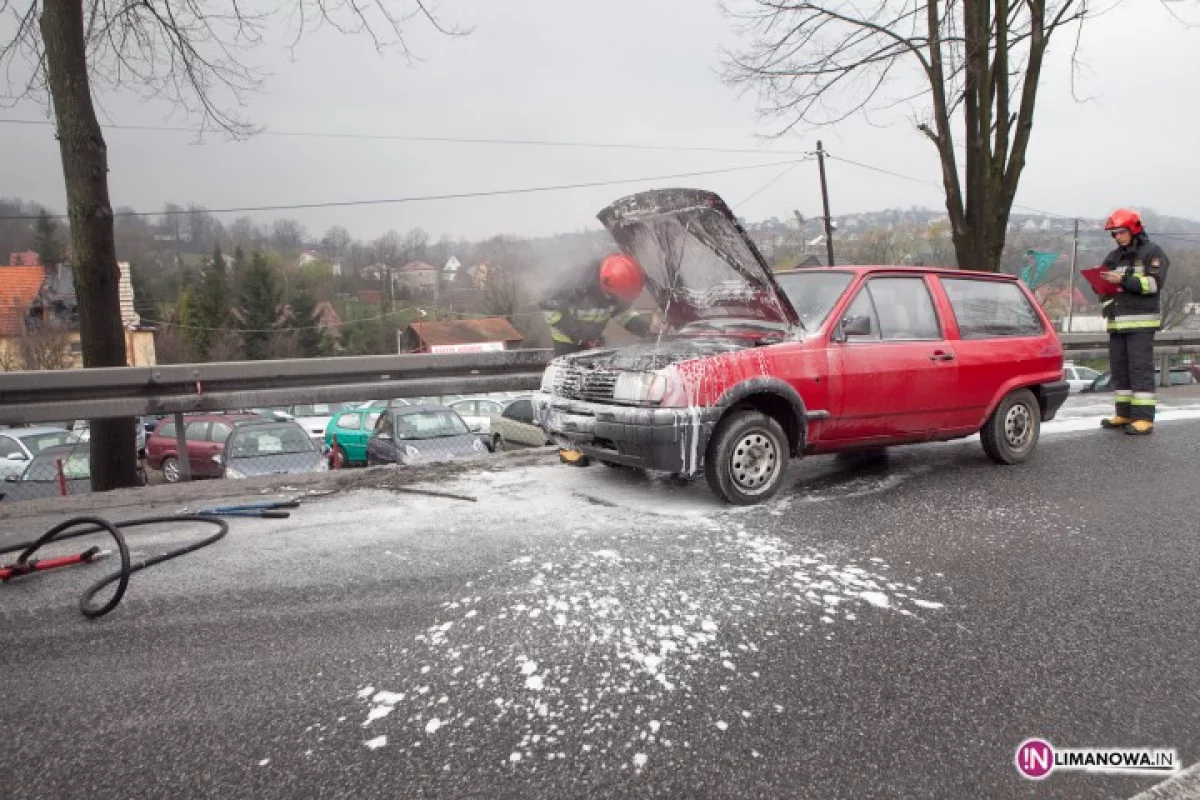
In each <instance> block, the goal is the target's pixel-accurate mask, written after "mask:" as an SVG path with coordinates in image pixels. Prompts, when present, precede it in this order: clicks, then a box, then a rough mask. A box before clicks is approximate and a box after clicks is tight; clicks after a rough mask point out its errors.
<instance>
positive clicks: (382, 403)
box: [356, 397, 413, 409]
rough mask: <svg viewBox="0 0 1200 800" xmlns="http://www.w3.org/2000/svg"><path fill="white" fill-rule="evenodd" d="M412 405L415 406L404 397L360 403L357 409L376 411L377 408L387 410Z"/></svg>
mask: <svg viewBox="0 0 1200 800" xmlns="http://www.w3.org/2000/svg"><path fill="white" fill-rule="evenodd" d="M412 404H413V401H412V400H408V399H405V398H403V397H397V398H395V399H393V400H368V401H367V402H365V403H359V404H358V405H357V406H356V408H358V409H376V408H387V407H388V406H411V405H412Z"/></svg>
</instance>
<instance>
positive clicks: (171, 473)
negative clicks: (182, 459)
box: [162, 456, 179, 483]
mask: <svg viewBox="0 0 1200 800" xmlns="http://www.w3.org/2000/svg"><path fill="white" fill-rule="evenodd" d="M162 474H163V480H165V481H166V482H167V483H179V461H178V460H176V459H175V458H173V457H172V456H167V457H166V458H164V459H163V461H162Z"/></svg>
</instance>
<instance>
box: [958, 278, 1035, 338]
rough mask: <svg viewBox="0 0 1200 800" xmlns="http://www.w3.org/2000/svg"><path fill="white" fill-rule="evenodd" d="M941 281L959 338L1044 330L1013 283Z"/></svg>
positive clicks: (1023, 334)
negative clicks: (952, 311)
mask: <svg viewBox="0 0 1200 800" xmlns="http://www.w3.org/2000/svg"><path fill="white" fill-rule="evenodd" d="M941 281H942V286H943V287H945V289H946V295H947V296H948V297H949V298H950V306H951V308H952V309H953V310H954V317H955V319H956V320H958V330H959V334H960V335H961V336H962V338H964V339H991V338H994V337H1003V336H1040V335H1041V334H1043V333H1045V328H1043V326H1042V320H1041V317H1039V316H1038V314H1037V312H1036V311H1035V310H1034V308H1033V304H1032V303H1030V302H1029V298H1027V297H1026V296H1025V293H1024V292H1022V291H1021V289H1020V287H1019V286H1017V285H1016V284H1015V283H1007V282H1004V283H1002V282H1000V281H989V280H975V279H971V278H945V277H943V278H942V279H941Z"/></svg>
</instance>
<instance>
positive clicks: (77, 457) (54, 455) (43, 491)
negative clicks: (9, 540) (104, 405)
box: [0, 442, 92, 502]
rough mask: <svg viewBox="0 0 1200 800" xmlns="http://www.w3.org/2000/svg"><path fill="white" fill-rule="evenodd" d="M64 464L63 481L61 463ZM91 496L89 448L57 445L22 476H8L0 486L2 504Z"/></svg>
mask: <svg viewBox="0 0 1200 800" xmlns="http://www.w3.org/2000/svg"><path fill="white" fill-rule="evenodd" d="M59 461H61V462H62V471H63V474H62V478H61V480H60V478H59V475H58V462H59ZM64 489H65V490H66V494H88V493H90V492H91V491H92V469H91V454H90V449H89V447H88V446H87V445H86V444H82V443H80V442H74V443H72V444H62V445H54V446H51V447H44V448H42V449H41V450H40V451H39V452H38V454H37V455H36V456H34V457H33V459H32V460H30V461H29V463H28V464H27V465H26V467H25V469H24V470H23V471H22V472H21V474H20V475H8V476H5V478H4V482H3V483H0V500H5V501H8V502H12V501H15V500H33V499H36V498H39V497H59V496H60V495H62V494H63V492H64Z"/></svg>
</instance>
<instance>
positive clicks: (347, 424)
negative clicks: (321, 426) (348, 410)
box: [337, 414, 362, 431]
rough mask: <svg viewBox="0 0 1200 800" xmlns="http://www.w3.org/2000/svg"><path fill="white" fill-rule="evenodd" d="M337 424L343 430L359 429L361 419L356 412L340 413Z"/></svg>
mask: <svg viewBox="0 0 1200 800" xmlns="http://www.w3.org/2000/svg"><path fill="white" fill-rule="evenodd" d="M337 426H338V427H339V428H341V429H342V430H344V431H357V430H361V429H362V419H361V418H360V417H359V415H358V414H342V415H341V416H340V417H338V421H337Z"/></svg>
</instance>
